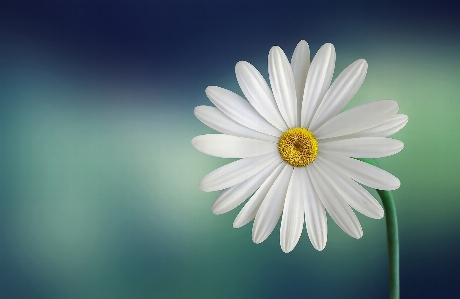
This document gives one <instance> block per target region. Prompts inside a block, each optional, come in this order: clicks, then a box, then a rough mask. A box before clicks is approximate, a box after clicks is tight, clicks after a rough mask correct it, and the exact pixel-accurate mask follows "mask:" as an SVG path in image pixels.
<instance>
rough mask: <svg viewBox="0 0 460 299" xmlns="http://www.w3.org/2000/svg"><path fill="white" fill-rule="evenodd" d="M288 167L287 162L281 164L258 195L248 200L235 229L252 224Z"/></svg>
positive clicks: (237, 219)
mask: <svg viewBox="0 0 460 299" xmlns="http://www.w3.org/2000/svg"><path fill="white" fill-rule="evenodd" d="M286 165H287V164H286V163H285V162H281V164H280V165H279V166H278V167H277V168H276V169H275V170H274V171H273V173H272V174H271V175H270V176H269V177H268V178H267V179H266V180H265V182H263V184H262V185H261V186H260V188H259V189H258V190H257V191H256V193H254V195H253V196H252V197H251V198H250V199H249V200H248V202H247V203H246V204H245V205H244V207H243V208H242V209H241V211H240V212H239V213H238V216H236V218H235V221H234V222H233V227H234V228H240V227H242V226H244V225H246V224H248V223H249V222H251V221H252V220H253V219H254V218H255V217H256V214H257V211H258V210H259V207H260V205H261V204H262V201H263V200H264V198H265V196H266V195H267V193H268V191H269V190H270V188H271V187H272V185H273V183H274V182H275V180H276V179H277V178H278V176H279V175H280V173H281V171H282V170H283V169H284V167H285V166H286Z"/></svg>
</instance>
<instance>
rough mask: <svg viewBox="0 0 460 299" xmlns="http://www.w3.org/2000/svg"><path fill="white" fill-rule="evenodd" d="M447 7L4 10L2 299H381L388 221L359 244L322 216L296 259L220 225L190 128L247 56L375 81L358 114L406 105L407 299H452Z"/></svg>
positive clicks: (452, 44)
mask: <svg viewBox="0 0 460 299" xmlns="http://www.w3.org/2000/svg"><path fill="white" fill-rule="evenodd" d="M458 11H459V10H458V7H457V6H456V4H455V3H454V2H440V1H433V2H421V1H413V2H401V1H398V2H388V1H378V2H371V1H367V2H353V1H340V2H333V1H321V2H320V1H316V2H308V1H297V2H287V1H286V2H284V1H275V2H273V1H263V2H259V1H236V0H234V1H203V0H202V1H199V0H198V1H180V0H169V1H167V0H156V1H102V0H96V1H75V0H70V1H5V0H3V1H2V2H1V4H0V134H1V135H0V136H1V142H0V163H1V164H0V174H1V178H0V298H56V299H58V298H223V299H225V298H377V299H378V298H388V291H387V288H388V286H387V283H388V280H387V257H386V243H385V242H386V239H385V224H384V220H372V219H368V218H366V217H364V216H362V215H358V217H359V219H360V220H361V224H362V226H363V230H364V237H363V238H362V239H360V240H355V239H352V238H350V237H348V236H347V235H345V233H343V232H342V231H341V230H340V229H339V228H338V227H337V225H336V224H335V223H334V222H333V221H332V220H331V219H329V236H328V244H327V246H326V249H325V250H324V251H323V252H318V251H316V250H315V249H313V247H312V246H311V244H310V242H309V240H308V237H307V234H306V231H304V232H303V235H302V237H301V239H300V242H299V244H298V245H297V247H296V248H295V250H294V251H293V252H291V253H289V254H285V253H283V252H282V251H281V249H280V246H279V225H278V227H277V228H275V230H274V232H273V233H272V235H271V236H270V237H269V238H268V240H266V241H265V242H264V243H262V244H261V245H255V244H253V243H252V241H251V228H252V224H249V225H247V226H245V227H243V228H241V229H238V230H236V229H233V228H232V223H233V219H234V218H235V217H236V215H237V213H238V211H239V209H236V210H234V211H232V212H229V213H228V214H225V215H222V216H215V215H213V214H211V212H210V206H211V203H212V201H213V199H214V198H215V196H216V195H217V192H213V193H204V192H201V191H199V190H198V188H197V184H198V182H199V181H200V179H201V178H202V177H203V176H204V175H205V174H207V173H208V172H210V171H211V170H213V169H215V168H217V167H218V166H220V165H224V164H226V163H228V162H229V161H228V160H226V159H219V158H213V157H209V156H206V155H204V154H201V153H199V152H197V151H196V150H194V149H193V148H192V146H191V145H190V140H191V139H192V138H193V137H194V136H196V135H200V134H205V133H209V132H212V130H211V129H209V128H207V127H206V126H204V125H203V124H202V123H200V122H199V121H198V120H197V119H196V118H195V117H194V115H193V108H194V107H195V106H197V105H211V103H210V102H209V100H208V99H207V98H206V96H205V94H204V89H205V88H206V87H207V86H208V85H218V86H221V87H224V88H228V89H231V90H233V91H236V92H237V93H239V94H241V91H240V89H239V88H238V85H237V82H236V78H235V76H234V65H235V63H236V62H237V61H239V60H246V61H249V62H251V63H252V64H254V65H255V66H256V67H257V68H258V69H259V70H260V71H261V73H262V74H263V75H264V76H266V77H267V61H266V60H267V54H268V51H269V49H270V47H271V46H273V45H279V46H281V47H282V48H283V50H284V51H285V52H286V53H287V55H288V56H289V57H290V56H291V54H292V51H293V50H294V47H295V46H296V44H297V42H298V41H299V40H301V39H305V40H306V41H307V42H308V43H309V44H310V48H311V51H312V57H313V55H314V53H316V51H317V50H318V49H319V47H320V46H321V45H322V44H324V43H326V42H332V43H333V44H334V45H335V47H336V50H337V64H336V72H335V77H336V76H337V75H338V74H339V72H340V71H342V70H343V69H344V68H345V67H346V66H347V65H349V64H350V63H351V62H353V61H354V60H356V59H358V58H365V59H366V60H367V61H368V63H369V71H368V74H367V77H366V80H365V82H364V85H363V86H362V88H361V90H360V91H359V92H358V94H357V95H356V97H355V98H354V99H353V100H352V101H351V103H350V104H349V107H352V106H356V105H358V104H360V103H364V102H367V101H372V100H377V99H383V98H389V99H394V100H397V101H398V103H399V105H400V113H404V114H407V115H409V120H410V121H409V123H408V125H407V126H406V128H404V130H402V131H401V132H399V133H397V134H396V135H395V137H396V138H398V139H400V140H402V141H404V143H405V149H404V150H403V151H402V152H401V153H400V154H398V155H396V156H393V157H388V158H385V159H379V162H380V163H381V165H382V167H383V168H385V169H386V170H388V171H390V172H391V173H393V174H395V175H396V176H397V177H399V178H400V180H401V182H402V185H401V188H400V189H398V190H397V191H395V192H394V197H395V200H396V206H397V209H398V217H399V224H400V240H401V241H400V246H401V292H402V297H403V298H460V283H459V281H460V270H459V269H460V258H459V252H460V229H459V227H460V217H459V216H458V215H459V209H460V201H459V198H458V194H459V191H460V184H459V179H460V159H458V158H457V155H458V153H459V150H460V141H459V137H458V133H459V130H458V129H459V125H458V123H459V111H460V110H459V109H460V79H459V78H460V58H459V53H460V33H459V32H460V18H459V16H458Z"/></svg>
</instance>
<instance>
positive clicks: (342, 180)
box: [315, 158, 384, 219]
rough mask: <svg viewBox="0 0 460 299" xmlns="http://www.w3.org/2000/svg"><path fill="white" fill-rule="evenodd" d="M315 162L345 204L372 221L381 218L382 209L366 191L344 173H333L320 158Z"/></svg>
mask: <svg viewBox="0 0 460 299" xmlns="http://www.w3.org/2000/svg"><path fill="white" fill-rule="evenodd" d="M315 162H316V164H317V166H318V167H319V168H321V170H322V171H323V172H324V173H326V175H327V176H328V177H330V178H331V180H330V182H331V183H332V184H333V185H334V188H335V189H336V190H337V191H339V194H340V196H341V198H342V199H343V200H344V201H345V202H346V203H347V204H349V205H350V206H351V207H352V208H354V209H355V210H357V211H358V212H360V213H361V214H363V215H365V216H367V217H370V218H374V219H380V218H382V217H383V214H384V212H383V208H382V207H381V206H380V204H379V202H378V201H377V200H376V199H375V198H374V197H373V196H372V195H371V194H370V193H369V192H368V191H367V190H366V189H364V188H363V187H361V186H360V185H359V184H358V183H356V182H355V181H353V180H352V179H351V178H350V177H349V176H347V175H346V174H345V173H343V172H341V171H334V170H333V169H332V168H330V167H329V166H328V165H327V164H326V163H325V162H324V161H323V160H322V159H321V158H319V159H317V160H316V161H315Z"/></svg>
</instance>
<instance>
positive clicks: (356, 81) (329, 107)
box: [309, 59, 367, 131]
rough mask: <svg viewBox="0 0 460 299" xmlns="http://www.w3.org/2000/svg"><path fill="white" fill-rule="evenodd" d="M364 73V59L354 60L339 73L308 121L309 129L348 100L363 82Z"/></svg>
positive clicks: (365, 70)
mask: <svg viewBox="0 0 460 299" xmlns="http://www.w3.org/2000/svg"><path fill="white" fill-rule="evenodd" d="M366 73H367V62H366V60H364V59H358V60H356V61H355V62H353V63H352V64H350V65H349V66H348V67H347V68H346V69H344V70H343V71H342V72H341V73H340V75H339V76H338V77H337V79H335V81H334V83H332V85H331V87H330V88H329V90H328V91H327V92H326V95H325V96H324V99H323V101H322V102H321V104H320V105H319V107H318V110H316V113H315V115H314V116H313V119H312V121H311V123H310V127H309V130H310V131H313V130H315V129H317V128H319V127H321V126H322V125H323V124H324V123H325V122H327V121H328V120H330V119H331V118H333V117H334V116H336V115H337V114H338V113H339V112H340V111H341V110H342V109H343V108H344V107H345V106H346V105H347V104H348V102H350V100H351V99H352V98H353V97H354V96H355V94H356V93H357V92H358V90H359V88H360V87H361V85H362V84H363V82H364V78H365V77H366Z"/></svg>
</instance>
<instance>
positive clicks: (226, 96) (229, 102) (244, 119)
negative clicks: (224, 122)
mask: <svg viewBox="0 0 460 299" xmlns="http://www.w3.org/2000/svg"><path fill="white" fill-rule="evenodd" d="M206 95H207V96H208V98H209V100H210V101H211V102H212V103H213V104H214V105H216V107H217V108H218V109H219V110H220V111H222V112H223V113H224V114H226V115H227V116H228V117H230V118H231V119H233V120H234V121H236V122H237V123H239V124H242V125H243V126H245V127H248V128H250V129H253V130H254V131H257V132H261V133H265V134H268V135H271V136H276V137H279V136H281V131H279V130H278V129H277V128H275V127H274V126H272V125H271V124H270V123H268V122H267V121H266V120H265V118H263V117H262V116H260V114H259V113H258V112H257V111H256V110H255V109H254V107H252V106H251V104H249V102H248V101H246V100H245V99H243V98H242V97H240V96H239V95H237V94H236V93H234V92H231V91H230V90H227V89H223V88H220V87H217V86H208V87H207V88H206Z"/></svg>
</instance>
